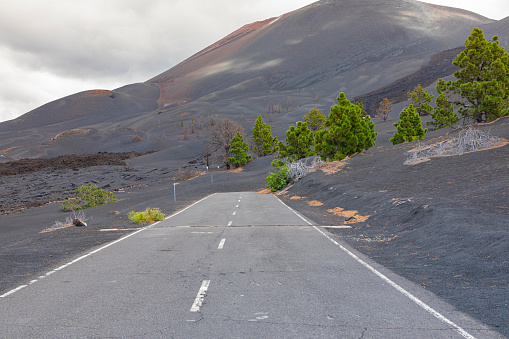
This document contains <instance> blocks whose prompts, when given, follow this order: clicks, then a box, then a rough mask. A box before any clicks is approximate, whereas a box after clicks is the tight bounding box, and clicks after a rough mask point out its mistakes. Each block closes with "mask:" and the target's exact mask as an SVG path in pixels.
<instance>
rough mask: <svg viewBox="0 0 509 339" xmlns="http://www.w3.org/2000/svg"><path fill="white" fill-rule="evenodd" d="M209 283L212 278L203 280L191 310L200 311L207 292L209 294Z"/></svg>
mask: <svg viewBox="0 0 509 339" xmlns="http://www.w3.org/2000/svg"><path fill="white" fill-rule="evenodd" d="M209 284H210V280H203V282H202V283H201V287H200V290H199V291H198V295H197V296H196V299H194V303H193V306H191V309H190V312H200V307H201V305H203V299H204V298H205V294H207V289H208V288H209Z"/></svg>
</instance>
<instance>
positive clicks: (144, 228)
mask: <svg viewBox="0 0 509 339" xmlns="http://www.w3.org/2000/svg"><path fill="white" fill-rule="evenodd" d="M215 194H216V193H214V194H211V195H209V196H206V197H205V198H203V199H200V200H198V201H197V202H195V203H194V204H191V205H189V206H187V207H186V208H184V209H182V210H180V211H178V212H177V213H175V214H172V215H170V216H169V217H167V218H165V220H166V219H169V218H172V217H174V216H176V215H177V214H180V213H182V212H184V211H185V210H187V209H188V208H191V207H193V206H194V205H196V204H198V203H200V202H202V201H203V200H205V199H208V198H210V197H211V196H213V195H215ZM159 223H160V221H158V222H155V223H153V224H151V225H148V226H146V227H143V228H141V229H139V230H137V231H136V232H133V233H130V234H128V235H126V236H124V237H122V238H120V239H118V240H115V241H113V242H110V243H109V244H107V245H104V246H103V247H100V248H98V249H96V250H94V251H92V252H90V253H87V254H85V255H82V256H81V257H79V258H76V259H74V260H73V261H70V262H68V263H67V264H65V265H62V266H60V267H58V268H55V269H54V270H53V271H50V272H48V273H46V275H42V276H40V277H39V279H44V278H46V277H47V276H49V275H51V274H53V273H56V272H57V271H60V270H62V269H64V268H66V267H68V266H70V265H72V264H75V263H77V262H78V261H80V260H83V259H85V258H87V257H89V256H91V255H92V254H95V253H97V252H99V251H102V250H104V249H106V248H108V247H110V246H113V245H115V244H116V243H119V242H121V241H123V240H125V239H127V238H130V237H132V236H133V235H135V234H138V233H140V232H142V231H144V230H146V229H147V228H150V227H152V226H154V225H157V224H159ZM34 282H35V281H33V282H30V285H31V284H33V283H34ZM27 286H28V285H21V286H18V287H16V288H15V289H12V290H10V291H8V292H6V293H4V294H2V295H0V298H4V297H6V296H9V295H11V294H13V293H16V292H18V291H19V290H21V289H23V288H25V287H27Z"/></svg>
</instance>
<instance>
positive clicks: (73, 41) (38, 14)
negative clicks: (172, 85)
mask: <svg viewBox="0 0 509 339" xmlns="http://www.w3.org/2000/svg"><path fill="white" fill-rule="evenodd" d="M451 1H452V0H451ZM312 2H313V1H312V0H278V1H274V0H252V1H248V2H241V1H237V0H214V1H209V0H150V1H145V0H108V1H104V0H73V1H68V0H51V1H46V0H2V2H1V4H0V77H1V79H2V81H1V82H0V121H4V120H8V119H13V118H15V117H17V116H19V115H21V114H23V113H26V112H28V111H29V110H31V109H34V108H36V107H38V106H40V105H43V104H45V103H47V102H49V101H52V100H56V99H58V98H61V97H63V96H66V95H70V94H73V93H76V92H79V91H83V90H87V89H97V88H102V89H114V88H117V87H120V86H123V85H125V84H129V83H133V82H143V81H146V80H148V79H150V78H152V77H154V76H156V75H158V74H159V73H161V72H164V71H166V70H167V69H169V68H171V67H172V66H174V65H176V64H177V63H179V62H181V61H183V60H185V59H186V58H188V57H190V56H191V55H193V54H194V53H196V52H198V51H199V50H201V49H203V48H205V47H207V46H208V45H210V44H212V43H214V42H216V41H217V40H219V39H221V38H222V37H224V36H226V35H228V34H229V33H231V32H233V31H234V30H236V29H238V28H240V27H241V26H243V25H245V24H248V23H251V22H253V21H258V20H264V19H268V18H270V17H275V16H279V15H281V14H284V13H286V12H289V11H292V10H295V9H298V8H300V7H303V6H305V5H308V4H310V3H312ZM437 2H438V1H437ZM439 2H440V4H442V5H451V6H456V7H458V6H459V7H463V8H470V7H468V6H475V5H476V3H475V2H473V1H470V2H469V1H461V2H459V3H454V4H452V3H451V4H449V3H446V2H447V1H446V0H440V1H439ZM491 2H493V3H497V4H496V6H494V5H493V4H492V6H491V7H494V11H495V13H496V14H498V15H501V14H500V13H506V14H507V15H509V8H508V6H509V4H506V1H501V0H498V1H491ZM502 2H503V4H502ZM489 3H490V0H485V1H483V2H482V7H483V9H484V10H486V9H487V8H488V7H490V6H489ZM471 8H473V7H471ZM478 12H479V13H481V14H484V15H486V16H488V17H493V18H494V17H495V16H494V15H495V14H493V15H491V14H490V15H489V14H486V13H483V12H482V11H481V9H479V10H478Z"/></svg>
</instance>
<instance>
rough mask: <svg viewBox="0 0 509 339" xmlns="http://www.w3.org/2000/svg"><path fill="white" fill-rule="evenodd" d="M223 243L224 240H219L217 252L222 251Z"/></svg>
mask: <svg viewBox="0 0 509 339" xmlns="http://www.w3.org/2000/svg"><path fill="white" fill-rule="evenodd" d="M225 241H226V239H221V241H220V242H219V246H218V247H217V249H218V250H222V249H223V247H224V243H225Z"/></svg>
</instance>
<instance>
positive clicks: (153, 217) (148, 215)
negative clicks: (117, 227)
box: [129, 207, 164, 224]
mask: <svg viewBox="0 0 509 339" xmlns="http://www.w3.org/2000/svg"><path fill="white" fill-rule="evenodd" d="M129 219H130V220H132V221H134V222H135V223H137V224H139V223H142V224H144V223H152V222H155V221H161V220H164V214H163V213H162V212H161V211H160V210H159V208H154V209H152V208H149V207H148V208H147V209H146V210H145V211H143V212H134V211H131V212H129Z"/></svg>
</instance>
